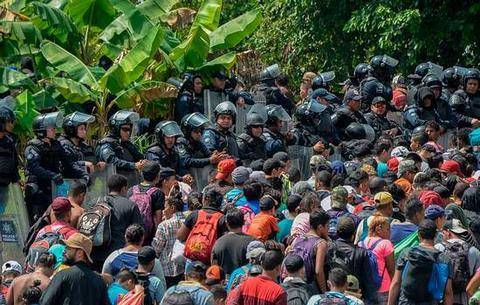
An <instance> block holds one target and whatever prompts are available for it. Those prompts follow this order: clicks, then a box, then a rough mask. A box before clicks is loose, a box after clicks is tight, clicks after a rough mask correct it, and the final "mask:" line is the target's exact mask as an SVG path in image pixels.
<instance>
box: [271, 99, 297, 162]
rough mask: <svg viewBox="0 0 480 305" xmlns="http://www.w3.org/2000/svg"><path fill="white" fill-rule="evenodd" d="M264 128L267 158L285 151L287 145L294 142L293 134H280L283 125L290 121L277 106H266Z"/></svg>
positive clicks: (280, 107) (284, 112) (285, 113)
mask: <svg viewBox="0 0 480 305" xmlns="http://www.w3.org/2000/svg"><path fill="white" fill-rule="evenodd" d="M266 108H267V122H266V128H264V129H263V137H264V139H265V152H266V154H267V157H268V158H272V157H273V155H274V154H275V153H277V152H279V151H284V152H286V151H287V145H291V144H293V142H294V138H293V134H292V133H290V132H287V133H285V134H284V133H282V128H283V127H284V126H283V124H284V123H286V122H290V121H291V120H292V119H291V118H290V116H289V115H288V113H287V112H286V111H285V109H283V107H282V106H279V105H273V104H271V105H267V107H266Z"/></svg>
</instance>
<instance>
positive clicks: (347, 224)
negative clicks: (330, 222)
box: [337, 216, 355, 240]
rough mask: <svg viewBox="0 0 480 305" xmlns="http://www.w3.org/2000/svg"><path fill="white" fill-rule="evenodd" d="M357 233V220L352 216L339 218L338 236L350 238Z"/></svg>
mask: <svg viewBox="0 0 480 305" xmlns="http://www.w3.org/2000/svg"><path fill="white" fill-rule="evenodd" d="M354 234H355V222H354V221H353V219H352V217H348V216H344V217H340V218H339V219H338V223H337V235H338V237H340V238H342V239H345V240H350V239H351V238H352V236H353V235H354Z"/></svg>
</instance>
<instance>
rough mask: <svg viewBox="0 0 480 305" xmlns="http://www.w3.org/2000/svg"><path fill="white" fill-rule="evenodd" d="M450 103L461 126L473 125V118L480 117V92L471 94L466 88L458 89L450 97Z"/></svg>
mask: <svg viewBox="0 0 480 305" xmlns="http://www.w3.org/2000/svg"><path fill="white" fill-rule="evenodd" d="M450 105H451V106H452V108H453V110H454V113H455V115H456V117H457V119H458V127H460V128H462V127H472V120H473V119H480V92H477V93H476V94H473V95H471V94H468V93H467V92H465V91H464V90H461V89H460V90H457V91H455V92H454V93H453V94H452V96H451V97H450Z"/></svg>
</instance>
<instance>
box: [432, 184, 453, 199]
mask: <svg viewBox="0 0 480 305" xmlns="http://www.w3.org/2000/svg"><path fill="white" fill-rule="evenodd" d="M433 190H434V191H435V192H436V193H438V195H440V197H442V199H447V198H450V196H451V195H452V194H451V193H450V190H449V189H448V188H446V187H445V186H443V185H438V186H436V187H435V188H434V189H433Z"/></svg>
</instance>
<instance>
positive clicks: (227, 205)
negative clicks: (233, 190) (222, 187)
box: [222, 192, 244, 214]
mask: <svg viewBox="0 0 480 305" xmlns="http://www.w3.org/2000/svg"><path fill="white" fill-rule="evenodd" d="M227 194H228V193H227ZM227 194H225V196H224V197H223V208H222V211H223V213H225V214H226V213H227V212H228V211H229V210H231V209H234V208H236V207H237V202H238V201H239V200H240V199H241V198H242V197H243V196H244V194H243V192H240V193H238V194H237V195H236V196H235V197H233V198H232V199H228V197H227Z"/></svg>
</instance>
